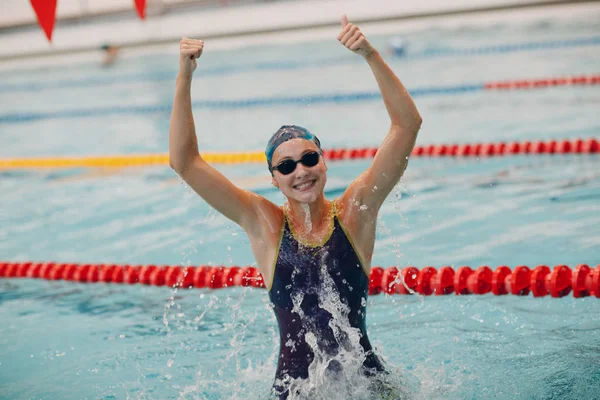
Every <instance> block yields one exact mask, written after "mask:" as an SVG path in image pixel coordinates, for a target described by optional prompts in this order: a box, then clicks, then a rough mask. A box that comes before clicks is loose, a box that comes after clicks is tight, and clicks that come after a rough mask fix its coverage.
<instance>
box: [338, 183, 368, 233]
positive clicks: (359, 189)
mask: <svg viewBox="0 0 600 400" xmlns="http://www.w3.org/2000/svg"><path fill="white" fill-rule="evenodd" d="M361 178H362V176H361V177H359V178H358V179H356V180H355V181H354V182H352V184H350V186H348V188H347V189H346V190H345V191H344V193H343V194H342V196H340V197H339V198H337V199H336V200H334V201H335V206H336V209H337V213H338V217H339V218H340V220H341V221H342V223H343V224H345V226H346V227H347V228H348V229H349V230H354V228H357V227H358V226H360V225H362V224H365V223H368V222H369V221H372V220H375V219H376V218H377V211H378V210H377V209H376V208H375V207H369V205H367V204H365V201H364V196H365V190H367V187H366V185H365V184H364V182H363V179H361Z"/></svg>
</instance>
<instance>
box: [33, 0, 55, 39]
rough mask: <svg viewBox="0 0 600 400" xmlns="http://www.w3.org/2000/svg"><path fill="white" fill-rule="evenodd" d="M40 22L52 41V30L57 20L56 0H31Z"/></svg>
mask: <svg viewBox="0 0 600 400" xmlns="http://www.w3.org/2000/svg"><path fill="white" fill-rule="evenodd" d="M30 1H31V6H32V7H33V10H34V11H35V15H36V16H37V19H38V23H39V24H40V26H41V27H42V29H43V30H44V32H45V33H46V37H47V38H48V41H50V42H51V41H52V31H53V30H54V22H55V21H56V0H30Z"/></svg>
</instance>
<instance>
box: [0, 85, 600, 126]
mask: <svg viewBox="0 0 600 400" xmlns="http://www.w3.org/2000/svg"><path fill="white" fill-rule="evenodd" d="M598 84H600V74H591V75H577V76H567V77H556V78H544V79H520V80H510V81H499V82H488V83H476V84H461V85H452V86H437V87H425V88H415V89H411V90H409V92H410V94H411V96H413V97H420V96H431V95H453V94H454V95H455V94H462V93H473V92H480V91H489V90H502V91H505V90H523V89H542V88H550V87H560V86H591V85H598ZM375 99H381V94H380V93H379V92H355V93H334V94H313V95H303V96H278V97H262V98H248V99H237V100H198V101H194V102H192V107H193V108H209V109H238V108H250V107H264V106H277V105H315V104H323V103H335V104H343V103H356V102H362V101H370V100H375ZM171 108H172V104H149V105H134V106H111V107H97V108H91V109H71V110H58V111H48V112H29V113H22V112H16V113H8V114H0V123H4V124H7V123H21V122H30V121H38V120H44V119H56V118H63V119H64V118H82V117H97V116H105V115H118V114H149V113H160V112H165V113H167V112H170V111H171Z"/></svg>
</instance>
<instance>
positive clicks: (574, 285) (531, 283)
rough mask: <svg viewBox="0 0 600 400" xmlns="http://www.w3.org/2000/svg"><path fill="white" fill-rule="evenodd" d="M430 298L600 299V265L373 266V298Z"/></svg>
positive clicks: (132, 271) (219, 272)
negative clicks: (513, 266) (511, 266)
mask: <svg viewBox="0 0 600 400" xmlns="http://www.w3.org/2000/svg"><path fill="white" fill-rule="evenodd" d="M0 278H38V279H46V280H65V281H74V282H86V283H94V282H104V283H115V284H138V283H139V284H143V285H153V286H169V287H181V288H210V289H222V288H227V287H231V286H253V287H259V288H264V287H265V283H264V280H263V277H262V275H261V274H260V272H259V271H258V269H257V268H255V267H252V266H247V267H239V266H231V267H225V266H206V265H205V266H199V267H183V266H168V265H167V266H157V265H116V264H73V263H53V262H45V263H39V262H0ZM380 293H385V294H388V295H394V294H404V295H406V294H420V295H423V296H430V295H438V296H439V295H448V294H451V293H454V294H456V295H472V294H474V295H484V294H488V293H492V294H494V295H497V296H501V295H506V294H512V295H516V296H527V295H529V293H532V294H533V296H534V297H544V296H548V295H550V296H551V297H564V296H567V295H568V294H570V293H573V297H575V298H581V297H588V296H593V297H596V298H600V265H598V266H596V267H595V268H590V267H589V266H588V265H586V264H579V265H577V266H576V267H575V269H574V270H572V269H571V268H569V267H568V266H567V265H557V266H555V267H554V268H553V269H550V267H548V266H546V265H538V266H537V267H535V268H533V269H531V268H529V267H528V266H526V265H520V266H517V267H516V268H514V269H510V268H509V267H508V266H505V265H503V266H499V267H497V268H496V269H495V270H492V269H491V268H490V267H488V266H485V265H484V266H480V267H478V268H476V269H472V268H471V267H469V266H461V267H459V268H458V269H456V271H455V270H454V269H453V268H452V267H450V266H443V267H441V268H439V269H436V268H434V267H431V266H427V267H425V268H422V269H420V270H419V269H417V268H415V267H413V266H408V267H405V268H400V269H399V268H398V267H395V266H392V267H389V268H386V269H384V268H382V267H378V266H375V267H372V268H371V275H370V280H369V294H371V295H376V294H380Z"/></svg>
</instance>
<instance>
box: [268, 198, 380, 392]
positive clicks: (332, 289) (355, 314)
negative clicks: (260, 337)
mask: <svg viewBox="0 0 600 400" xmlns="http://www.w3.org/2000/svg"><path fill="white" fill-rule="evenodd" d="M332 208H333V209H332V214H333V231H332V233H331V236H330V237H329V239H328V240H327V241H326V242H325V244H323V245H320V246H311V245H305V244H302V243H299V242H298V240H297V239H296V238H295V237H294V235H293V234H292V231H291V230H290V226H289V224H288V220H287V218H286V219H285V221H284V227H283V235H282V238H281V243H280V245H279V252H278V255H277V261H276V264H275V270H274V275H273V281H272V282H273V283H272V285H271V289H270V291H269V298H270V300H271V302H272V303H273V309H274V312H275V316H276V318H277V322H278V324H279V332H280V340H281V342H280V350H279V361H278V365H277V373H276V375H275V384H274V386H273V393H274V394H276V395H277V396H278V397H279V399H286V398H287V397H288V395H289V391H288V389H287V388H286V387H285V385H282V382H286V381H289V379H290V378H295V379H298V378H301V379H307V378H308V377H309V372H308V370H309V365H310V364H311V363H312V362H313V360H314V358H315V353H314V352H313V350H312V349H311V346H310V345H309V344H308V343H307V342H306V340H305V335H306V334H307V333H309V332H310V333H311V337H313V336H312V334H314V338H315V339H316V349H318V352H319V353H320V354H321V355H323V354H324V355H326V356H328V357H326V358H329V359H330V362H329V365H328V367H327V368H328V369H334V370H335V369H336V367H338V368H339V367H340V364H339V363H337V365H336V362H335V361H332V360H335V355H336V354H337V353H338V352H339V351H340V349H342V348H347V345H348V343H345V342H347V341H348V340H349V338H348V337H347V336H346V335H345V332H344V329H343V327H342V329H341V330H337V329H336V331H337V332H334V329H332V327H331V326H330V325H332V324H330V322H331V321H332V319H334V316H333V315H332V314H331V313H330V312H329V311H328V310H326V309H324V308H323V307H322V306H323V302H324V301H327V299H328V298H334V299H335V300H337V299H339V301H338V304H339V303H340V302H341V304H343V305H340V306H339V308H341V310H343V311H341V314H340V315H343V316H342V318H341V319H343V320H344V321H342V322H343V323H344V324H345V325H346V326H348V325H349V327H350V328H356V329H358V330H359V331H360V346H361V347H362V350H363V351H364V354H365V356H366V358H365V360H364V362H363V371H362V372H363V373H364V374H365V375H366V376H371V375H375V374H377V373H378V372H384V367H383V364H382V362H381V361H380V359H379V358H378V357H377V356H376V355H375V354H374V353H373V350H372V347H371V343H370V342H369V339H368V337H367V331H366V326H365V317H366V304H367V295H368V291H369V278H368V276H367V274H366V273H365V271H364V270H363V268H362V265H361V262H360V259H359V257H358V255H357V254H356V251H355V250H354V248H353V246H352V243H351V242H350V240H349V238H348V236H347V235H346V233H345V232H344V230H343V228H342V226H341V224H340V222H339V220H338V218H337V215H336V214H337V213H336V212H335V207H334V204H332ZM326 308H328V309H331V308H330V307H329V306H327V307H326ZM344 310H345V311H344ZM334 312H336V311H334ZM336 314H337V312H336ZM335 318H337V319H339V318H340V316H339V315H338V316H336V317H335ZM333 326H334V327H335V326H336V325H335V322H334V323H333ZM346 330H347V329H346ZM355 341H356V340H355ZM350 345H351V344H350ZM312 346H313V347H314V346H315V343H313V344H312Z"/></svg>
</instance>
